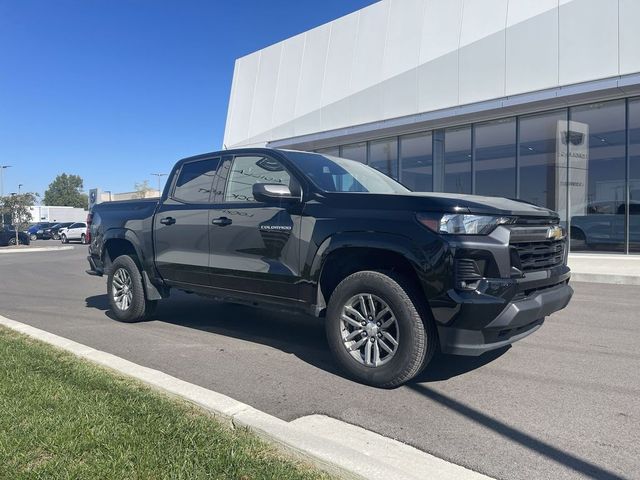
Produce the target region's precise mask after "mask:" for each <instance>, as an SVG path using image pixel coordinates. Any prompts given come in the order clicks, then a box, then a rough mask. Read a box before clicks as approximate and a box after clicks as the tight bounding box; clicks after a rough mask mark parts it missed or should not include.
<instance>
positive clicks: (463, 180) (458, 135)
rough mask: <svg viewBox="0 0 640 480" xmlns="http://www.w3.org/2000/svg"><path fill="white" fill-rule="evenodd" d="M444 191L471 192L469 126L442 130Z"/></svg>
mask: <svg viewBox="0 0 640 480" xmlns="http://www.w3.org/2000/svg"><path fill="white" fill-rule="evenodd" d="M444 191H445V192H453V193H471V126H466V127H458V128H448V129H446V130H445V132H444Z"/></svg>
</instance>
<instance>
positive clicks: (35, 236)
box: [29, 233, 38, 242]
mask: <svg viewBox="0 0 640 480" xmlns="http://www.w3.org/2000/svg"><path fill="white" fill-rule="evenodd" d="M29 238H30V239H31V241H32V242H33V241H35V240H37V239H38V236H37V235H36V234H35V233H32V234H31V235H29Z"/></svg>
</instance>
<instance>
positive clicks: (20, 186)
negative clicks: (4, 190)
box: [18, 183, 24, 195]
mask: <svg viewBox="0 0 640 480" xmlns="http://www.w3.org/2000/svg"><path fill="white" fill-rule="evenodd" d="M22 185H24V184H23V183H19V184H18V195H20V193H21V192H20V190H21V189H22Z"/></svg>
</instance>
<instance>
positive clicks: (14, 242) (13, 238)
mask: <svg viewBox="0 0 640 480" xmlns="http://www.w3.org/2000/svg"><path fill="white" fill-rule="evenodd" d="M7 244H8V245H9V246H11V247H13V246H15V244H16V237H11V238H10V239H9V240H8V242H7Z"/></svg>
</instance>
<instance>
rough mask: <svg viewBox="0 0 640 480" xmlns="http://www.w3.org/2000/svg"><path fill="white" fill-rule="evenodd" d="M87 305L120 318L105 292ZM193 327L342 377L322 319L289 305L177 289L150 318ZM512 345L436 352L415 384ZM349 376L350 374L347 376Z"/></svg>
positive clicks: (444, 376)
mask: <svg viewBox="0 0 640 480" xmlns="http://www.w3.org/2000/svg"><path fill="white" fill-rule="evenodd" d="M85 301H86V306H87V308H94V309H97V310H101V311H103V312H104V314H105V315H106V316H107V317H109V318H110V319H111V320H113V321H116V320H115V317H114V316H113V315H112V314H111V312H110V311H109V308H110V307H109V300H108V298H107V295H106V294H103V295H95V296H92V297H88V298H86V300H85ZM149 321H150V322H153V321H159V322H166V323H170V324H172V325H178V326H181V327H187V328H192V329H196V330H200V331H203V332H208V333H213V334H216V335H223V336H226V337H231V338H236V339H239V340H244V341H248V342H253V343H258V344H262V345H267V346H269V347H272V348H276V349H278V350H281V351H283V352H285V353H289V354H292V355H295V356H296V357H298V358H299V359H300V360H302V361H304V362H306V363H308V364H310V365H313V366H314V367H316V368H320V369H322V370H325V371H327V372H329V373H332V374H334V375H338V376H340V377H344V374H343V373H342V372H341V371H340V370H339V369H338V368H337V366H336V364H335V362H334V360H333V358H332V355H331V352H330V351H329V346H328V345H327V340H326V337H325V332H324V323H323V320H322V319H318V318H315V317H312V316H307V315H301V314H295V313H291V312H287V311H281V312H279V311H272V310H266V309H260V308H255V307H251V306H245V305H237V304H231V303H223V302H218V301H215V300H212V299H208V298H204V297H199V296H197V295H189V294H185V293H181V292H177V293H173V294H172V295H171V297H170V298H168V299H165V300H162V301H161V302H160V304H159V305H158V309H157V311H156V313H155V314H154V315H153V316H152V318H151V319H150V320H149ZM508 349H509V347H505V348H502V349H499V350H495V351H493V352H488V353H486V354H484V355H481V356H479V357H460V356H455V355H443V354H439V353H438V354H436V356H435V358H434V359H433V360H432V361H431V363H430V365H429V367H428V368H427V369H425V371H424V372H422V373H421V374H420V375H419V376H418V377H416V378H415V379H414V380H413V381H412V382H411V384H419V383H430V382H438V381H443V380H448V379H450V378H453V377H457V376H459V375H464V374H466V373H468V372H471V371H473V370H476V369H478V368H480V367H482V366H483V365H486V364H488V363H490V362H492V361H494V360H496V359H497V358H499V357H500V356H502V355H503V354H504V353H505V352H507V350H508ZM345 378H346V377H345Z"/></svg>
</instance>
